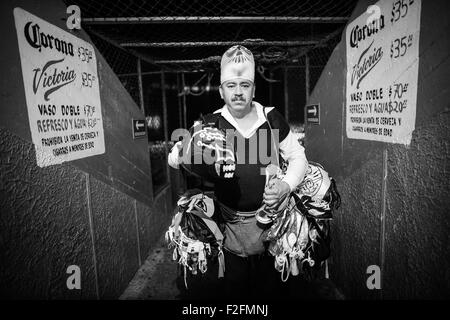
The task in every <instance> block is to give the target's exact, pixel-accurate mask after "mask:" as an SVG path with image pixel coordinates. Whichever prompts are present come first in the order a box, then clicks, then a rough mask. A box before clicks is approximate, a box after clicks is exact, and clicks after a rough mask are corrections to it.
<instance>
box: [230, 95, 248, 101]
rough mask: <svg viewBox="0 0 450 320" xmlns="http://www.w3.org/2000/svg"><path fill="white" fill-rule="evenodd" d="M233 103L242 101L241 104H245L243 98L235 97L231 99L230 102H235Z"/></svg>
mask: <svg viewBox="0 0 450 320" xmlns="http://www.w3.org/2000/svg"><path fill="white" fill-rule="evenodd" d="M235 101H242V102H245V98H244V97H240V96H237V97H234V98H232V99H231V102H235Z"/></svg>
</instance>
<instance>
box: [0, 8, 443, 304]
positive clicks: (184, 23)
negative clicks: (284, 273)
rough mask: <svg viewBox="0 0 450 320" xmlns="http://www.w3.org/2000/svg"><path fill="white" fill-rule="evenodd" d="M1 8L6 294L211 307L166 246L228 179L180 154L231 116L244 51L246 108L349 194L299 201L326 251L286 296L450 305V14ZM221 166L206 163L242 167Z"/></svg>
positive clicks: (1, 262) (0, 281) (0, 245)
mask: <svg viewBox="0 0 450 320" xmlns="http://www.w3.org/2000/svg"><path fill="white" fill-rule="evenodd" d="M0 12H1V13H0V14H1V16H2V19H1V21H0V23H1V30H2V42H3V43H4V46H3V50H2V55H1V60H0V66H1V70H2V77H1V79H0V81H1V84H0V87H1V90H2V92H1V96H0V101H1V117H0V139H1V143H0V178H1V185H0V208H1V209H0V299H1V300H127V301H130V300H146V301H150V300H154V301H155V300H169V301H188V300H197V301H202V300H208V299H209V298H211V299H213V296H212V295H210V291H208V290H210V289H208V290H205V289H204V288H206V287H208V286H209V285H211V286H212V285H213V282H211V283H209V282H208V280H202V281H204V282H199V283H200V284H199V285H198V286H199V287H196V285H192V286H191V289H190V290H186V288H185V285H184V281H185V280H184V278H183V275H182V272H181V269H182V266H181V265H180V264H179V263H177V261H178V260H177V261H174V259H173V255H174V248H173V247H171V248H169V246H168V242H167V241H166V239H165V234H166V231H167V230H168V228H169V226H171V223H173V218H174V212H175V211H174V210H175V208H177V201H178V200H179V199H180V197H181V195H182V194H183V193H184V192H186V191H187V190H188V189H192V188H193V186H194V187H200V188H201V189H202V190H203V191H204V192H205V193H207V192H212V191H214V190H216V191H217V190H220V188H219V187H217V186H219V185H220V183H219V182H217V181H218V180H216V185H215V184H214V183H212V182H211V181H207V179H203V178H202V179H199V178H198V177H195V175H192V176H191V175H186V173H185V172H184V171H180V170H177V169H174V167H173V166H171V165H169V162H170V161H169V155H170V152H171V150H173V148H174V146H175V144H176V143H177V142H178V141H179V140H180V137H183V134H186V133H188V134H190V133H189V131H187V129H189V128H191V126H192V124H193V123H195V121H197V120H199V119H210V118H208V117H212V116H211V114H213V112H216V114H218V112H219V109H220V108H222V107H223V108H222V109H220V110H228V109H226V106H227V105H225V106H224V101H225V100H224V99H223V98H222V96H223V94H224V87H223V86H222V83H221V71H222V68H223V66H222V65H221V61H222V60H221V59H222V55H223V54H224V52H225V50H227V49H228V48H229V47H231V46H234V45H236V46H239V48H241V47H245V48H247V50H251V52H252V59H253V57H254V81H253V82H252V81H250V85H249V84H247V85H248V86H253V87H252V88H254V90H255V91H254V92H253V93H254V100H253V101H254V102H255V103H254V104H252V105H251V106H252V107H254V106H256V102H257V103H258V105H259V104H261V106H263V107H269V108H272V107H273V109H270V110H271V111H272V110H274V111H273V113H272V115H273V114H275V113H276V114H277V115H279V117H281V118H282V119H284V120H283V121H284V122H285V123H286V127H283V130H284V133H285V134H286V135H285V136H284V137H287V136H289V137H291V135H292V137H294V140H293V141H295V147H296V148H300V150H304V154H305V157H306V159H307V161H308V162H309V164H311V165H313V166H317V167H320V168H322V170H321V171H320V170H318V172H320V177H321V178H320V179H325V178H324V177H326V178H327V179H329V181H330V186H327V188H329V189H327V190H331V188H332V186H334V187H335V188H336V190H337V191H338V193H339V195H340V200H341V202H340V207H339V208H338V209H336V208H334V207H333V206H331V207H330V206H328V207H327V208H326V209H323V208H321V207H319V209H317V208H318V207H314V201H312V200H311V199H313V198H314V197H310V199H307V200H311V202H307V201H306V200H305V198H301V199H303V200H301V201H302V203H303V204H305V208H306V205H310V207H308V210H313V209H316V210H319V211H315V212H316V213H317V212H320V213H319V214H318V216H319V218H318V219H315V218H317V217H316V216H314V217H312V218H314V219H315V220H311V221H315V223H316V222H317V221H322V222H323V220H326V221H327V223H329V225H327V226H328V227H329V233H325V234H326V235H327V236H329V238H327V239H331V240H330V243H329V249H330V252H329V254H328V255H327V257H326V258H324V259H323V261H319V260H318V261H319V262H320V268H318V269H319V270H318V271H317V274H316V277H315V278H313V279H307V278H306V277H303V274H301V275H300V276H291V277H290V278H289V281H288V282H287V283H286V284H283V287H282V288H284V289H283V290H286V294H287V295H288V296H289V297H290V298H291V299H292V300H319V301H322V300H327V301H330V300H333V301H341V300H346V301H349V300H357V301H359V300H363V301H386V300H396V301H399V300H447V299H449V298H450V271H449V270H450V236H449V235H450V232H449V231H450V216H449V215H448V208H449V207H450V184H449V181H450V179H449V171H450V167H449V164H450V161H449V159H450V147H449V146H450V135H449V132H450V116H449V115H450V104H449V101H450V90H449V85H448V84H449V82H450V59H449V57H450V37H449V36H448V33H449V30H450V22H449V21H450V20H449V19H447V18H446V15H448V13H450V3H449V2H448V1H445V0H436V1H428V0H379V1H370V0H352V1H345V0H339V1H331V0H314V1H313V0H304V1H288V0H276V1H256V0H249V1H244V2H242V1H234V0H232V1H222V0H220V1H202V2H201V1H184V0H183V1H173V2H168V3H166V2H162V1H132V0H117V1H112V2H104V1H100V0H92V1H91V0H76V1H66V0H48V1H39V2H38V1H29V0H7V1H2V4H1V11H0ZM239 79H240V78H239ZM252 79H253V78H252ZM221 95H222V96H221ZM251 99H253V97H252V98H251ZM255 110H256V107H255ZM262 110H266V109H264V108H263V109H262ZM222 112H223V114H226V113H225V111H220V112H219V114H220V115H221V116H222V115H223V114H222ZM255 112H256V113H255V117H256V118H257V119H258V120H259V119H260V118H258V117H259V116H260V115H258V114H257V111H255ZM264 112H265V111H264ZM213 115H214V114H213ZM264 115H265V116H266V118H265V119H266V120H267V126H268V127H269V131H270V133H271V134H272V128H271V127H270V126H271V124H270V121H269V118H268V116H267V115H266V114H265V113H264ZM272 115H271V117H272ZM223 117H224V118H225V116H223ZM261 117H262V116H261ZM273 117H275V116H273ZM211 119H212V118H211ZM214 119H216V118H214ZM270 119H271V121H272V118H270ZM266 120H263V121H262V123H263V124H262V125H261V127H262V126H263V125H265V121H266ZM205 121H206V120H205ZM227 121H228V120H227ZM284 122H283V124H284ZM229 123H231V122H229ZM218 124H220V121H219V120H217V121H216V122H215V123H214V125H218ZM227 125H228V124H227ZM231 126H232V127H233V126H234V125H233V124H231ZM280 127H281V126H280ZM257 129H259V127H258V128H257ZM221 130H222V129H221ZM277 130H278V128H277ZM222 131H224V129H223V130H222ZM250 131H251V130H249V132H250ZM255 132H256V131H255ZM240 134H241V135H242V136H243V137H245V135H244V134H242V132H240ZM277 134H278V133H277ZM245 138H246V139H247V140H248V141H247V142H246V143H248V145H249V147H248V148H250V146H251V145H252V143H253V142H254V141H253V140H250V138H249V137H245ZM264 138H267V136H265V137H264ZM269 140H270V138H269ZM249 141H250V142H249ZM255 141H256V140H255ZM266 141H267V140H266ZM284 141H287V140H284ZM297 142H298V143H297ZM269 143H270V146H271V143H272V141H271V140H270V142H269ZM254 145H255V146H256V145H258V144H257V143H254ZM275 145H276V143H275ZM284 145H286V144H284ZM226 147H227V146H226V145H225V149H226ZM175 148H176V147H175ZM193 148H194V147H193ZM270 148H272V147H270ZM286 148H287V147H286ZM216 150H218V149H216ZM280 150H281V149H280ZM285 150H287V149H285ZM296 150H298V149H296ZM236 153H237V152H236ZM178 155H180V153H179V154H178ZM283 155H284V153H283ZM277 161H278V160H277ZM218 163H219V161H217V162H216V163H214V165H211V167H209V169H208V170H211V172H213V173H214V171H213V169H214V170H215V173H216V174H217V175H218V176H220V174H222V175H224V174H225V169H226V170H230V171H232V169H231V167H227V166H228V165H229V163H226V164H225V166H224V164H223V163H220V165H222V167H220V165H219V164H218ZM259 164H260V163H258V165H259ZM309 164H308V163H307V164H306V165H305V168H306V167H307V165H309ZM216 165H217V166H216ZM233 165H234V163H233ZM212 168H213V169H212ZM308 168H311V167H308ZM221 170H222V171H221ZM305 170H306V169H305ZM233 172H234V171H233ZM261 172H262V171H261ZM208 173H210V172H208ZM226 173H228V172H226ZM264 174H265V173H264ZM261 175H263V174H261ZM261 175H260V176H258V179H260V178H261ZM304 176H306V174H305V175H304ZM317 177H318V176H314V178H316V180H314V179H311V181H312V182H311V184H313V185H315V186H317V185H321V183H322V182H320V183H319V182H317V181H319V180H320V179H319V178H317ZM238 178H239V177H238ZM261 179H262V178H261ZM264 179H265V178H264ZM264 179H262V180H264ZM267 179H268V178H267ZM262 180H261V181H262ZM259 181H260V180H258V181H257V179H255V181H254V185H256V184H258V183H259ZM266 181H267V180H266ZM320 181H322V180H320ZM252 182H253V181H252ZM285 182H286V181H285ZM303 182H304V181H303ZM266 183H267V182H266ZM333 183H334V184H333ZM242 185H244V184H242ZM287 185H288V187H291V186H290V185H289V184H287ZM299 185H300V184H298V185H297V186H295V188H291V189H290V190H289V191H291V192H292V193H294V192H298V190H299V187H298V186H299ZM239 186H240V185H239ZM216 187H217V188H216ZM246 188H247V190H246V191H248V194H252V192H254V190H253V186H252V185H251V184H248V185H246ZM305 188H306V187H305ZM311 188H312V187H311ZM263 189H264V188H263ZM263 189H261V190H263ZM236 190H237V189H236ZM255 190H257V189H256V187H255ZM258 190H259V189H258ZM232 191H233V194H231V192H230V194H227V195H226V196H227V197H229V198H231V199H232V198H233V197H234V195H235V194H238V193H234V191H235V190H234V189H233V190H232ZM322 191H323V190H322ZM325 191H326V190H325ZM327 195H328V196H329V195H330V192H328V193H327ZM247 196H248V195H247V194H244V195H242V194H239V197H240V198H239V200H241V199H246V197H247ZM248 197H250V196H248ZM224 198H226V197H224ZM327 199H328V200H329V199H330V198H327ZM232 200H233V199H232ZM311 203H313V205H311ZM315 204H317V203H315ZM311 208H313V209H311ZM321 209H323V210H322V211H327V210H328V211H327V212H332V215H331V213H330V216H329V217H326V218H323V216H320V214H321V213H323V212H322V211H320V210H321ZM249 210H250V209H249ZM305 210H306V209H305ZM238 211H239V210H238V209H236V212H238ZM244 211H246V210H244ZM300 211H301V210H300ZM205 212H206V211H205ZM223 212H225V211H223ZM252 212H253V211H252ZM310 212H312V211H308V212H307V213H305V211H302V212H301V214H303V215H304V217H306V216H308V214H309V216H308V217H309V218H311V214H310ZM253 213H254V212H253ZM254 215H255V214H254ZM208 218H211V217H208ZM305 219H306V218H305ZM321 219H322V220H321ZM242 220H244V218H242ZM291 221H294V220H291ZM295 221H299V220H295ZM308 221H309V220H308ZM292 225H293V224H292V223H291V224H290V225H289V226H292ZM310 225H313V223H310ZM298 226H299V228H300V226H301V224H299V225H298ZM320 228H323V225H320V226H318V227H317V230H319V229H320ZM320 230H323V229H320ZM298 232H299V231H298ZM298 232H297V233H298ZM306 234H307V236H309V237H310V238H308V239H310V240H308V241H311V242H308V243H313V242H314V241H313V240H314V239H316V238H314V237H313V236H312V235H310V234H309V233H306ZM286 239H287V238H286ZM295 239H297V238H295ZM286 241H287V242H288V240H286ZM289 245H290V244H289ZM311 246H312V244H311ZM308 248H309V247H308ZM305 250H306V249H305ZM272 253H273V252H272ZM297 253H298V252H297ZM297 253H296V254H297ZM278 254H279V253H278ZM283 254H285V255H286V252H284V253H283ZM302 254H303V252H302ZM273 256H275V254H272V256H271V257H272V258H274V257H273ZM292 256H294V258H298V257H299V256H301V257H302V258H301V259H303V258H304V257H305V258H304V259H306V255H300V254H298V255H297V256H295V255H294V254H292ZM292 256H291V257H290V258H292ZM217 259H219V258H217ZM180 261H181V260H180ZM274 261H276V260H275V258H274ZM225 264H226V262H225ZM219 268H220V266H219ZM225 270H226V268H225ZM272 271H273V270H272ZM293 273H295V272H293ZM189 277H190V276H189ZM189 277H188V279H190V278H189ZM198 277H200V278H201V277H202V275H199V276H198ZM191 280H192V279H191ZM214 281H216V279H215V280H214ZM280 281H281V280H280ZM188 282H189V281H188ZM192 283H195V282H192ZM214 283H215V282H214ZM218 283H219V285H221V282H220V281H219V282H218ZM214 285H215V284H214ZM203 286H204V287H203ZM208 288H209V287H208ZM220 288H221V287H220ZM211 290H214V289H211ZM219 293H222V292H219ZM219 297H220V298H221V299H222V300H224V301H225V300H227V299H229V298H230V297H223V296H220V295H219ZM280 297H281V294H280ZM273 298H274V300H276V299H275V297H273ZM269 300H270V299H269Z"/></svg>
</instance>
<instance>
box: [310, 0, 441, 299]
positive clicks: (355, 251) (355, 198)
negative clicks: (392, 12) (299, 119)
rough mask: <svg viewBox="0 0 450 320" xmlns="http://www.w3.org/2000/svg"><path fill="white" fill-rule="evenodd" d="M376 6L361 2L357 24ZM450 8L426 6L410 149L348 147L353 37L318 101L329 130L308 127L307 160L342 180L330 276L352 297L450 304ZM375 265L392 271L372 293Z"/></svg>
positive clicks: (331, 65)
mask: <svg viewBox="0 0 450 320" xmlns="http://www.w3.org/2000/svg"><path fill="white" fill-rule="evenodd" d="M374 3H375V1H365V0H364V1H363V0H361V1H360V2H359V3H358V5H357V7H356V8H355V10H354V12H353V14H352V18H351V19H350V21H353V20H354V19H355V18H356V17H358V16H359V15H360V14H362V13H363V12H364V11H365V10H366V8H367V6H368V5H371V4H374ZM449 9H450V3H449V2H448V1H445V0H440V1H426V0H422V13H421V30H420V44H419V56H420V58H419V63H420V64H419V76H418V79H419V80H418V95H417V115H416V124H415V130H414V132H413V137H412V141H411V144H410V146H409V147H405V146H403V145H396V144H386V143H380V142H370V141H365V140H353V139H348V138H347V136H346V132H345V128H346V124H345V92H346V88H345V86H346V80H345V79H346V78H345V77H346V48H345V33H343V35H342V41H341V42H340V43H339V45H338V46H337V47H336V48H335V50H334V52H333V54H332V56H331V57H330V59H329V61H328V63H327V66H326V68H325V69H324V71H323V72H322V75H321V77H320V79H319V81H318V83H317V85H316V87H315V89H314V91H313V93H312V94H311V97H310V99H309V101H308V103H320V105H321V111H320V112H321V114H320V118H321V124H320V125H308V126H307V128H306V151H307V157H308V159H310V160H314V161H317V162H320V163H322V164H323V165H324V166H325V167H326V168H327V170H328V171H329V172H330V174H331V175H332V176H333V177H335V178H336V180H337V184H338V189H339V191H340V194H341V196H342V207H341V208H340V209H339V210H338V211H337V212H336V214H335V219H334V221H333V229H332V232H333V233H332V235H333V254H332V257H331V259H330V276H331V278H332V279H333V280H334V281H335V282H336V283H337V285H338V286H339V287H340V288H341V289H342V290H343V292H344V294H346V295H347V296H348V297H350V298H355V299H379V298H383V299H432V298H448V297H450V271H449V270H450V238H449V231H450V215H449V214H448V207H449V206H450V188H449V176H448V173H449V161H448V160H449V156H450V154H449V153H450V135H449V132H450V130H449V129H450V122H449V120H450V119H449V118H450V114H449V110H450V109H449V107H450V104H449V101H450V90H449V81H450V59H449V56H450V37H449V36H448V32H449V30H450V22H449V20H448V19H447V17H446V15H445V14H447V13H448V12H450V10H449ZM383 177H386V179H385V180H383ZM383 184H384V186H385V192H383V190H384V189H383V188H384V187H383ZM383 207H384V208H385V217H386V218H385V228H384V229H383V228H382V223H381V217H382V212H383ZM383 241H384V246H383ZM370 265H378V266H380V267H381V268H382V274H381V276H382V289H381V290H368V289H367V287H366V280H367V278H368V277H369V275H368V274H366V270H367V267H368V266H370Z"/></svg>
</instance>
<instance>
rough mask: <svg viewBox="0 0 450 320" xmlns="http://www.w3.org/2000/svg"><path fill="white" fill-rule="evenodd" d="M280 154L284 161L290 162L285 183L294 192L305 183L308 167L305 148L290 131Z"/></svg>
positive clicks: (281, 145)
mask: <svg viewBox="0 0 450 320" xmlns="http://www.w3.org/2000/svg"><path fill="white" fill-rule="evenodd" d="M280 152H281V156H282V157H283V159H285V160H287V161H289V166H288V168H287V170H286V174H285V176H284V178H283V181H285V182H286V183H287V184H288V185H289V187H290V189H291V192H292V191H294V190H295V188H297V186H298V185H299V184H300V183H301V182H302V181H303V178H304V177H305V173H306V169H307V167H308V161H307V160H306V156H305V148H303V146H302V145H300V143H299V142H298V140H297V139H296V138H295V136H294V134H293V133H292V132H291V131H289V133H288V135H287V136H286V138H285V139H284V140H283V141H281V143H280Z"/></svg>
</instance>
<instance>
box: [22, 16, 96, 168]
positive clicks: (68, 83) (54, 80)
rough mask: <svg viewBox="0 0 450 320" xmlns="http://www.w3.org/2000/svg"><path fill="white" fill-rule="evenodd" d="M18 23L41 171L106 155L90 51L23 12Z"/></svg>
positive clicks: (94, 71) (69, 35) (30, 121)
mask: <svg viewBox="0 0 450 320" xmlns="http://www.w3.org/2000/svg"><path fill="white" fill-rule="evenodd" d="M14 18H15V23H16V30H17V39H18V43H19V50H20V60H21V64H22V75H23V82H24V87H25V96H26V103H27V108H28V119H29V123H30V130H31V136H32V140H33V143H34V145H35V149H36V161H37V164H38V166H40V167H46V166H49V165H53V164H58V163H62V162H65V161H71V160H75V159H80V158H85V157H89V156H93V155H98V154H102V153H104V152H105V140H104V134H103V121H102V110H101V104H100V91H99V82H98V75H97V60H96V57H95V51H94V48H93V47H92V45H91V44H89V43H88V42H86V41H83V40H81V39H79V38H77V37H75V36H73V35H72V34H70V33H68V32H66V31H64V30H62V29H60V28H58V27H56V26H54V25H52V24H50V23H48V22H46V21H44V20H42V19H40V18H38V17H36V16H35V15H32V14H31V13H29V12H27V11H25V10H23V9H21V8H15V9H14Z"/></svg>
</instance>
